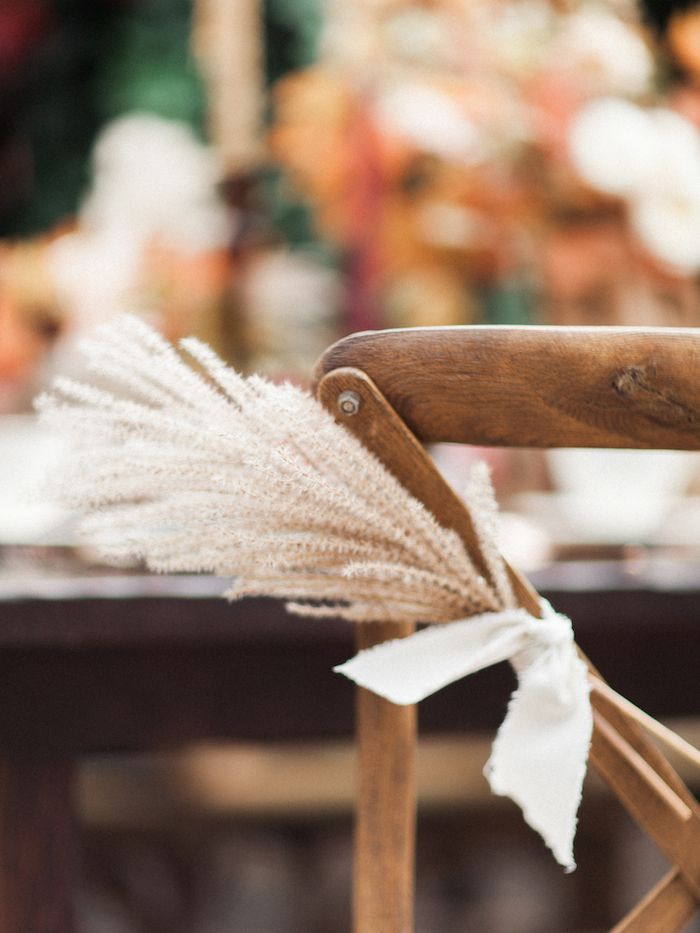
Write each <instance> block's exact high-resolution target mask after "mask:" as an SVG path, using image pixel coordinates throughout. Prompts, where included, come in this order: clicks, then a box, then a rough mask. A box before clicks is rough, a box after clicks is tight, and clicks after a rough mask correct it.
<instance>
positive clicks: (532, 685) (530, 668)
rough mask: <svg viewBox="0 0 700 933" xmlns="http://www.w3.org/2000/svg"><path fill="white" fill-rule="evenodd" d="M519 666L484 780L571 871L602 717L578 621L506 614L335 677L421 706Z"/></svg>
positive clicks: (434, 634)
mask: <svg viewBox="0 0 700 933" xmlns="http://www.w3.org/2000/svg"><path fill="white" fill-rule="evenodd" d="M503 660H510V661H511V663H512V664H513V667H514V668H515V670H516V672H517V675H518V686H517V689H516V690H515V691H514V693H513V695H512V697H511V699H510V703H509V706H508V712H507V714H506V717H505V719H504V720H503V723H502V724H501V727H500V729H499V730H498V734H497V736H496V739H495V741H494V744H493V748H492V750H491V757H490V760H489V762H488V764H487V765H486V769H485V773H486V776H487V778H488V780H489V783H490V785H491V790H492V791H493V792H494V793H495V794H498V795H501V796H507V797H510V798H512V799H513V800H514V801H515V802H516V803H517V804H518V805H519V806H520V808H521V809H522V811H523V815H524V817H525V820H526V821H527V822H528V823H529V824H530V826H532V827H533V829H536V830H537V831H538V832H539V833H540V834H541V836H542V838H543V839H544V841H545V842H546V843H547V845H548V846H549V847H550V849H551V850H552V852H553V853H554V856H555V858H556V859H557V861H558V862H559V863H560V864H561V865H563V866H564V868H565V869H566V870H567V871H573V869H574V868H575V867H576V865H575V862H574V857H573V841H574V836H575V833H576V821H577V811H578V807H579V803H580V801H581V790H582V785H583V779H584V777H585V773H586V763H587V759H588V750H589V746H590V739H591V732H592V728H593V717H592V712H591V704H590V699H589V692H590V688H589V682H588V674H587V668H586V665H585V664H584V662H583V661H582V660H581V659H580V658H579V657H578V654H577V652H576V647H575V644H574V638H573V632H572V629H571V622H570V621H569V619H568V618H566V616H563V615H559V614H558V613H555V612H554V611H553V610H552V608H551V607H550V606H549V604H547V603H544V602H543V616H542V618H540V619H537V618H535V617H534V616H531V615H530V614H529V613H527V612H526V611H525V610H524V609H517V608H513V609H505V610H503V611H500V612H489V613H485V614H483V615H478V616H472V617H471V618H469V619H463V620H459V621H456V622H450V623H447V624H445V625H433V626H429V627H428V628H425V629H422V630H421V631H419V632H417V633H416V634H414V635H411V636H409V637H408V638H400V639H396V640H395V641H388V642H384V643H383V644H381V645H377V646H376V647H374V648H369V649H368V650H366V651H361V652H359V654H357V655H355V657H354V658H351V660H349V661H347V662H346V663H345V664H341V665H340V666H338V667H336V668H335V670H336V671H338V672H340V673H342V674H344V675H345V676H346V677H349V678H350V679H351V680H353V681H354V682H355V683H356V684H358V685H359V686H361V687H365V688H366V689H368V690H371V691H373V692H374V693H376V694H378V695H379V696H382V697H385V698H386V699H387V700H391V702H392V703H398V704H401V705H406V704H410V703H417V702H418V701H419V700H422V699H424V698H425V697H427V696H430V694H431V693H435V692H436V691H437V690H440V689H441V688H442V687H445V686H447V684H450V683H453V682H454V681H456V680H460V679H461V678H462V677H466V676H467V675H468V674H473V673H475V672H476V671H479V670H482V669H483V668H485V667H489V666H491V665H492V664H496V663H497V662H499V661H503Z"/></svg>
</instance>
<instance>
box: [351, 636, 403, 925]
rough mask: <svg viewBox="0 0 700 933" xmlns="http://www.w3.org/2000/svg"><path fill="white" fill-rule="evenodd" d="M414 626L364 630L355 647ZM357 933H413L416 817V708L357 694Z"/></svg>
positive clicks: (354, 897)
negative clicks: (411, 932)
mask: <svg viewBox="0 0 700 933" xmlns="http://www.w3.org/2000/svg"><path fill="white" fill-rule="evenodd" d="M414 630H415V627H414V626H413V625H410V624H402V623H385V622H382V623H380V622H376V623H368V624H360V625H358V628H357V647H358V649H360V648H370V647H372V646H374V645H376V644H379V643H380V642H383V641H387V640H389V639H393V638H403V637H405V636H406V635H410V634H412V633H413V631H414ZM356 733H357V749H358V784H359V786H358V794H357V806H356V817H355V820H356V822H355V869H354V873H355V877H354V885H353V924H354V931H355V933H410V931H411V930H412V929H413V878H414V862H415V810H416V779H415V749H416V707H415V706H397V705H395V704H394V703H390V702H389V701H388V700H384V699H382V698H381V697H378V696H376V694H374V693H370V691H368V690H363V689H362V688H361V687H360V688H358V690H357V725H356Z"/></svg>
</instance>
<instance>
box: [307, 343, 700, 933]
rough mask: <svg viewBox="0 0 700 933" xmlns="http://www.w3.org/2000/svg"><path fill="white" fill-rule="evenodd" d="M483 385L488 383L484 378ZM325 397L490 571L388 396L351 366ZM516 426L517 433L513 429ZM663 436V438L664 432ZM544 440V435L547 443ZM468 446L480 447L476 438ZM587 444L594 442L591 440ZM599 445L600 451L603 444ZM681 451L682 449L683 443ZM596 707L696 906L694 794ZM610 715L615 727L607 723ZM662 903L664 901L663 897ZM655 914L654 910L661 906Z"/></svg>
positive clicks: (622, 777)
mask: <svg viewBox="0 0 700 933" xmlns="http://www.w3.org/2000/svg"><path fill="white" fill-rule="evenodd" d="M521 333H522V332H521ZM361 336H362V335H361ZM625 336H628V335H627V334H625ZM322 368H323V367H321V370H319V372H321V371H322ZM481 378H482V379H483V378H484V376H483V374H482V377H481ZM344 391H345V392H347V391H352V392H355V394H356V395H357V397H358V399H359V403H360V404H359V409H358V411H357V412H355V413H353V414H350V415H345V414H344V413H343V412H342V411H340V410H339V409H338V408H337V405H336V402H337V399H338V397H339V395H340V393H341V392H344ZM318 394H319V398H320V399H321V400H322V401H323V402H324V404H325V405H326V406H327V407H328V408H329V410H331V411H334V414H335V416H336V418H337V419H338V420H339V421H340V422H341V423H345V424H346V426H347V427H348V428H349V429H350V430H352V431H353V433H355V434H356V435H357V436H358V437H360V439H361V440H362V441H363V442H364V443H365V445H366V446H368V447H369V448H370V449H371V450H373V452H374V453H375V454H376V455H377V456H378V457H379V458H380V459H381V460H382V461H383V462H384V464H385V465H386V466H387V468H388V469H390V470H391V472H393V473H394V475H396V476H397V478H398V479H399V480H400V481H401V482H402V483H404V485H405V486H406V487H407V488H408V489H409V491H411V492H412V493H413V494H414V495H416V496H417V498H419V499H421V500H422V501H423V502H424V503H425V504H426V506H427V507H428V508H429V509H430V511H431V512H432V513H433V514H434V515H435V517H436V518H437V519H438V521H440V522H441V523H442V524H444V525H446V526H447V527H451V528H454V529H455V530H456V531H457V532H458V533H460V534H461V535H462V538H463V540H464V541H465V544H466V546H467V547H468V549H469V550H470V553H471V554H472V555H473V556H474V557H475V559H476V562H477V564H481V566H482V568H483V562H482V561H481V559H480V553H479V548H478V543H477V542H476V540H475V536H474V532H473V528H472V525H471V520H470V518H469V516H468V513H467V512H466V509H465V508H464V506H463V504H462V503H461V501H460V500H459V499H458V498H457V497H456V496H455V495H454V494H453V493H452V491H451V490H450V489H449V487H448V486H447V484H446V483H445V482H444V481H443V479H442V477H441V476H440V475H439V473H438V472H437V470H435V468H434V467H433V465H432V462H431V461H430V459H429V457H428V456H427V454H426V453H425V451H424V450H423V448H422V446H421V444H420V443H418V441H417V439H416V438H415V437H413V436H412V434H411V432H410V431H409V430H408V428H407V426H406V425H405V424H404V423H403V421H402V420H401V418H400V417H399V416H398V415H397V413H396V412H395V411H394V410H393V408H392V405H391V404H390V402H389V401H387V399H385V398H384V397H383V395H382V393H381V391H380V390H379V389H378V387H377V386H375V385H374V383H373V381H372V380H371V379H370V378H369V377H368V376H367V375H366V373H364V372H362V371H358V370H353V369H351V368H347V367H341V368H340V369H338V370H335V371H332V372H329V373H327V374H326V375H325V376H323V377H322V378H321V381H320V382H319V384H318ZM390 401H393V399H391V400H390ZM443 407H444V408H445V409H448V410H450V409H451V408H452V405H451V400H449V401H448V402H445V400H444V399H443ZM508 419H509V420H508V423H507V425H503V424H502V427H503V428H506V427H507V428H508V431H509V434H508V438H509V440H510V438H511V437H512V435H513V433H515V434H516V435H517V432H518V430H519V426H518V421H517V418H516V411H515V409H513V410H511V411H509V412H508ZM514 419H515V426H513V423H512V422H513V421H514ZM647 428H648V425H647ZM662 428H663V431H665V430H666V427H664V426H662ZM663 431H662V433H663ZM655 433H656V435H657V436H658V433H659V432H658V431H656V432H655ZM542 436H543V435H542V434H541V435H540V440H541V439H542ZM587 436H588V435H586V437H587ZM664 436H665V435H664ZM443 439H447V440H454V439H455V438H454V437H448V438H443ZM460 439H462V440H465V441H473V439H472V438H471V437H468V438H460ZM626 440H627V442H626V444H624V445H620V446H634V447H640V446H641V447H648V446H659V447H664V446H667V445H666V442H665V441H664V442H663V443H657V444H654V443H652V442H650V441H649V440H647V441H644V442H640V441H639V440H638V439H637V438H630V437H629V436H628V437H627V439H626ZM585 443H588V440H586V441H585ZM598 443H599V444H600V441H598ZM616 443H617V442H616ZM685 444H686V446H691V444H690V439H689V438H686V439H685ZM699 444H700V439H699V438H695V440H694V441H693V444H692V446H696V447H697V446H699ZM574 446H576V444H574ZM674 446H682V445H680V444H678V443H675V444H674ZM511 577H512V579H513V580H514V582H515V584H516V592H517V596H518V599H519V602H520V604H521V605H523V606H524V607H525V608H526V609H528V611H531V612H533V611H534V614H538V613H539V608H538V603H537V596H536V594H535V593H534V592H533V591H532V589H531V587H530V586H529V584H528V583H527V581H526V580H525V579H524V578H522V577H521V576H520V575H519V574H518V573H517V571H514V570H512V571H511ZM593 702H594V706H596V707H597V712H596V717H595V721H596V725H595V734H594V741H593V746H592V749H591V760H592V762H593V764H594V765H595V766H596V767H597V769H598V770H599V771H600V773H601V774H602V776H603V777H604V778H605V779H606V780H607V781H608V783H609V784H610V786H611V787H612V789H613V790H614V791H615V792H616V793H617V794H618V796H619V797H620V799H621V800H622V802H623V804H624V805H625V806H626V807H627V809H628V810H630V812H631V813H632V815H633V816H635V817H636V818H637V819H638V820H639V821H640V822H641V823H642V825H643V826H644V827H645V829H647V830H648V831H649V832H650V833H651V835H652V837H653V838H655V839H656V841H657V842H658V843H659V844H660V846H661V848H662V849H663V850H664V851H665V852H666V853H667V854H668V855H669V856H670V857H671V858H672V859H673V860H675V861H676V862H677V863H678V865H679V873H680V875H682V880H681V882H680V887H681V889H682V890H681V895H680V896H679V904H681V905H682V903H684V902H685V901H687V898H688V897H690V898H691V899H693V900H694V899H695V897H699V896H700V863H699V862H698V854H697V853H698V851H699V847H698V841H699V840H700V832H699V831H698V827H699V826H700V822H699V821H698V820H699V811H698V807H697V805H696V803H695V802H694V799H693V798H692V795H690V793H689V791H687V789H686V788H685V786H684V785H683V783H682V781H681V780H680V778H678V777H677V775H676V774H675V772H674V771H673V769H672V768H671V767H670V765H669V764H668V763H667V762H666V760H665V759H664V758H663V756H662V755H661V754H660V752H659V751H658V750H657V749H656V747H655V746H653V745H652V743H651V742H649V741H648V739H647V738H646V737H645V736H644V735H643V733H642V732H641V730H640V729H639V728H638V727H637V725H636V724H635V723H634V722H632V721H631V720H629V719H628V718H627V717H625V716H624V715H623V714H621V713H620V711H619V710H618V709H616V708H610V709H607V708H606V704H605V702H604V700H603V699H601V697H600V696H599V695H597V694H596V695H594V697H593ZM606 716H607V717H609V720H611V721H609V720H608V719H606ZM674 890H676V889H675V888H673V889H672V892H671V894H668V893H666V892H663V897H664V899H666V900H671V901H672V900H673V897H674V895H673V891H674ZM657 896H658V897H661V896H662V894H658V895H657ZM652 901H653V898H652ZM649 909H650V910H651V909H653V906H650V907H649ZM362 933H364V930H363V931H362Z"/></svg>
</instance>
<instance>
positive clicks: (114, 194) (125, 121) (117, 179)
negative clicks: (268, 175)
mask: <svg viewBox="0 0 700 933" xmlns="http://www.w3.org/2000/svg"><path fill="white" fill-rule="evenodd" d="M93 163H94V178H93V183H92V188H91V191H90V193H89V195H88V198H87V200H86V201H85V203H84V205H83V207H82V209H81V223H82V225H83V226H84V227H85V228H86V229H88V230H91V231H92V230H105V229H107V228H109V229H115V228H119V229H125V230H129V231H130V235H131V236H133V237H135V238H138V239H139V240H140V241H141V242H144V241H146V240H148V239H149V237H152V236H153V235H160V236H161V237H162V238H163V239H164V240H166V241H167V242H168V243H169V244H170V245H172V246H174V247H175V248H179V249H183V250H186V251H190V250H192V251H198V250H206V249H211V248H216V247H220V246H223V245H224V244H225V243H226V242H227V239H228V237H229V236H230V221H229V218H228V215H227V212H226V208H225V206H224V205H223V203H222V202H221V200H220V199H219V197H218V195H217V190H216V186H217V184H218V182H219V181H220V179H221V177H222V171H221V166H220V164H219V161H218V159H217V157H216V155H215V153H214V151H213V150H212V149H210V148H209V147H207V146H205V145H204V144H203V143H201V142H200V141H199V140H198V139H197V138H196V137H195V135H194V133H193V132H192V130H191V129H190V128H189V127H188V126H186V125H185V124H183V123H178V122H176V121H173V120H165V119H163V118H162V117H158V116H155V115H154V114H146V113H136V114H129V115H127V116H124V117H121V118H119V119H118V120H115V121H114V122H113V123H111V124H109V126H107V128H106V129H105V130H104V131H103V132H102V134H101V135H100V137H99V138H98V140H97V143H96V145H95V150H94V155H93Z"/></svg>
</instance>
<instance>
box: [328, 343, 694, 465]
mask: <svg viewBox="0 0 700 933" xmlns="http://www.w3.org/2000/svg"><path fill="white" fill-rule="evenodd" d="M343 367H353V368H357V369H361V370H362V371H363V372H365V373H366V374H367V375H368V376H369V377H370V378H371V379H372V381H373V382H374V383H375V384H376V385H377V387H378V388H379V389H380V390H381V392H382V394H383V395H384V396H385V398H386V399H387V400H388V401H389V403H390V404H391V405H392V407H393V408H394V409H395V410H396V411H397V413H398V414H399V415H400V416H401V418H402V419H403V420H404V421H405V423H406V424H407V426H408V427H409V428H410V429H411V431H412V432H413V433H414V434H415V435H416V437H418V438H419V440H421V441H422V442H423V443H432V442H440V441H447V442H450V441H451V442H455V443H464V444H476V445H480V446H490V447H498V446H508V447H631V448H649V449H671V450H695V449H698V448H700V378H698V374H700V329H695V328H693V329H666V328H658V329H651V330H650V329H645V330H640V329H636V328H617V327H595V328H593V327H538V326H526V327H507V326H495V327H494V326H465V327H430V328H411V329H405V330H388V331H376V332H366V333H360V334H353V335H351V336H350V337H347V338H345V339H344V340H341V341H339V342H338V343H336V344H334V345H333V346H332V347H330V348H329V349H328V350H327V351H326V353H325V354H324V355H323V356H322V357H321V359H320V361H319V363H318V366H317V370H316V380H317V382H318V381H319V380H320V379H321V378H322V377H323V376H324V375H325V374H327V373H329V372H331V371H333V370H336V369H339V368H343Z"/></svg>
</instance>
